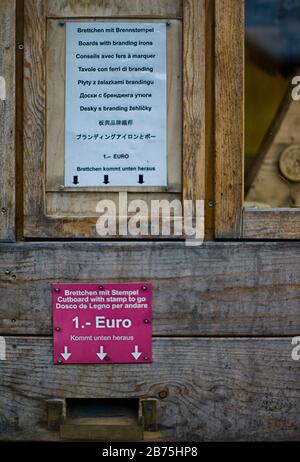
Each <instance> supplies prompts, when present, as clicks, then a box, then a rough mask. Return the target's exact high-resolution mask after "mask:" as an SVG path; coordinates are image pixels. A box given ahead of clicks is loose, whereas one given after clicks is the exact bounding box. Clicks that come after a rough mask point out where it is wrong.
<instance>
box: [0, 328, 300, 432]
mask: <svg viewBox="0 0 300 462" xmlns="http://www.w3.org/2000/svg"><path fill="white" fill-rule="evenodd" d="M6 340H7V361H0V376H1V382H0V439H2V440H4V439H11V440H17V439H21V440H30V439H34V440H35V441H36V440H55V439H57V438H58V433H56V432H49V431H47V413H46V403H45V401H46V399H49V398H65V397H67V398H85V397H88V398H91V397H93V398H112V397H113V398H133V397H135V398H138V397H156V398H160V396H166V397H165V399H159V402H158V415H159V425H158V434H155V436H156V438H157V439H158V438H163V439H164V441H166V440H172V441H173V440H186V441H201V440H213V441H218V440H229V441H230V440H231V441H239V440H257V439H259V440H275V441H276V440H299V438H300V400H299V394H300V380H299V372H300V361H298V362H297V361H293V360H292V358H291V351H292V345H291V338H285V339H279V338H277V339H257V338H256V339H255V338H253V339H236V340H234V339H154V363H153V364H147V365H146V364H145V365H139V366H138V367H136V366H134V365H121V364H118V365H109V364H106V365H102V366H98V365H91V366H86V365H85V366H80V365H74V366H72V365H69V366H54V365H53V364H52V341H51V339H47V338H35V339H34V338H22V337H18V338H13V337H9V338H7V339H6ZM174 364H176V367H174ZM161 391H163V392H164V395H162V394H161V393H160V392H161ZM149 435H150V436H151V433H149ZM153 436H154V435H152V439H153Z"/></svg>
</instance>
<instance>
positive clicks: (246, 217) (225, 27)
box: [215, 0, 300, 239]
mask: <svg viewBox="0 0 300 462" xmlns="http://www.w3.org/2000/svg"><path fill="white" fill-rule="evenodd" d="M244 10H245V0H240V1H236V0H216V3H215V21H216V23H215V24H216V27H215V151H216V172H215V174H216V181H215V201H216V209H215V237H216V238H220V239H237V238H238V239H299V238H300V208H294V209H289V208H268V209H264V208H245V207H244V130H245V128H244V77H245V70H244V47H245V45H244V34H245V13H244Z"/></svg>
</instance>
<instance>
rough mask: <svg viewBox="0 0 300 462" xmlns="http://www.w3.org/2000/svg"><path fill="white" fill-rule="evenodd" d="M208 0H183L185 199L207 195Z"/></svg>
mask: <svg viewBox="0 0 300 462" xmlns="http://www.w3.org/2000/svg"><path fill="white" fill-rule="evenodd" d="M205 28H206V1H205V0H184V3H183V199H190V200H191V199H192V200H201V199H202V200H204V197H205V75H206V74H205V59H206V35H205V30H206V29H205Z"/></svg>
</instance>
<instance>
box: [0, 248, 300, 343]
mask: <svg viewBox="0 0 300 462" xmlns="http://www.w3.org/2000/svg"><path fill="white" fill-rule="evenodd" d="M299 255H300V243H288V242H285V243H271V242H270V243H266V242H264V243H206V244H205V245H203V246H200V247H186V246H185V245H184V243H180V242H177V243H176V242H173V243H172V242H165V243H150V242H147V243H142V242H131V243H128V242H127V243H116V242H115V243H112V244H109V243H101V242H98V243H96V242H95V243H83V242H77V243H50V242H49V243H24V244H2V245H1V246H0V333H3V334H23V335H25V334H29V335H31V334H35V335H36V334H40V335H49V334H50V333H51V293H50V284H51V283H53V282H98V281H101V282H113V281H123V282H125V281H142V280H143V281H145V280H150V281H152V282H153V285H154V296H153V311H154V326H153V327H154V334H155V335H173V336H174V335H177V336H189V335H210V336H218V335H232V336H239V335H299V328H300V311H299V304H300V292H299V282H300V259H299ZM6 272H8V273H6Z"/></svg>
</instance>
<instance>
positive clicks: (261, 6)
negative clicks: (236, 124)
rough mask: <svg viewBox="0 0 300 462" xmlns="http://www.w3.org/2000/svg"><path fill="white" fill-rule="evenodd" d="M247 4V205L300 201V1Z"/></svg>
mask: <svg viewBox="0 0 300 462" xmlns="http://www.w3.org/2000/svg"><path fill="white" fill-rule="evenodd" d="M245 5H246V49H245V56H246V62H245V72H246V82H245V93H246V95H245V202H246V204H245V206H248V207H249V206H251V207H296V206H300V101H299V100H298V101H297V100H295V99H293V98H292V90H293V88H294V93H293V95H295V92H296V90H297V87H296V86H295V82H296V81H297V80H296V79H295V76H300V0H246V1H245ZM293 79H294V80H293ZM292 82H293V83H292ZM299 82H300V78H299ZM293 84H294V85H293ZM298 93H300V91H299V92H298Z"/></svg>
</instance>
